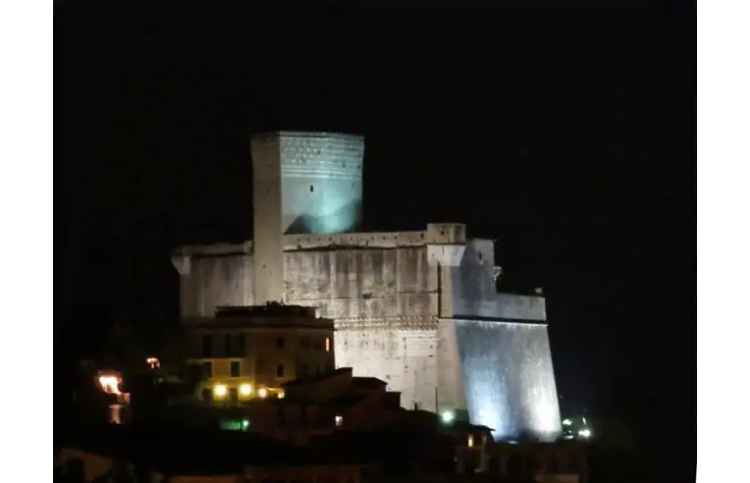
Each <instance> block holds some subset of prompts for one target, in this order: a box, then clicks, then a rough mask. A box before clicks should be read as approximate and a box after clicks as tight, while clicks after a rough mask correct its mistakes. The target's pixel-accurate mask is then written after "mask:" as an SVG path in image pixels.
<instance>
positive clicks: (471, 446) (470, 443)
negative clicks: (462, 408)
mask: <svg viewBox="0 0 750 483" xmlns="http://www.w3.org/2000/svg"><path fill="white" fill-rule="evenodd" d="M466 445H467V446H468V447H469V448H473V447H474V435H473V434H470V435H469V440H468V441H467V442H466Z"/></svg>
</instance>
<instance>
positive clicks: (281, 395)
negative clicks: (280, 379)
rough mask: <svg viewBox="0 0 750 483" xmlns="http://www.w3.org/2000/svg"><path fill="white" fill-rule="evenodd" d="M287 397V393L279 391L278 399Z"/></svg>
mask: <svg viewBox="0 0 750 483" xmlns="http://www.w3.org/2000/svg"><path fill="white" fill-rule="evenodd" d="M285 396H286V393H285V392H284V391H279V392H278V393H276V397H278V398H279V399H284V397H285Z"/></svg>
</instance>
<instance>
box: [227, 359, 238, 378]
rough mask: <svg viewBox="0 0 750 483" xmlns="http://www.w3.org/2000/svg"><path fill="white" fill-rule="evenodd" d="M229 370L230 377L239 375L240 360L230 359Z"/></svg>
mask: <svg viewBox="0 0 750 483" xmlns="http://www.w3.org/2000/svg"><path fill="white" fill-rule="evenodd" d="M229 370H230V374H231V376H232V377H240V361H232V363H231V365H230V366H229Z"/></svg>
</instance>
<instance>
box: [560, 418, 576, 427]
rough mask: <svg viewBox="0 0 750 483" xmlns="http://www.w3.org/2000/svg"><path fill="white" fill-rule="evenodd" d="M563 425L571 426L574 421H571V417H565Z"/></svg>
mask: <svg viewBox="0 0 750 483" xmlns="http://www.w3.org/2000/svg"><path fill="white" fill-rule="evenodd" d="M562 423H563V426H570V425H571V424H573V421H571V420H570V419H569V418H565V419H563V420H562Z"/></svg>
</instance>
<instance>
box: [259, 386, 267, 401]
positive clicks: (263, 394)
mask: <svg viewBox="0 0 750 483" xmlns="http://www.w3.org/2000/svg"><path fill="white" fill-rule="evenodd" d="M258 396H260V397H261V398H263V399H265V398H266V396H268V389H266V388H265V387H261V388H260V389H258Z"/></svg>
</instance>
